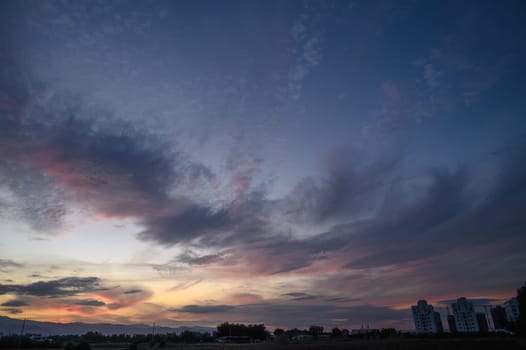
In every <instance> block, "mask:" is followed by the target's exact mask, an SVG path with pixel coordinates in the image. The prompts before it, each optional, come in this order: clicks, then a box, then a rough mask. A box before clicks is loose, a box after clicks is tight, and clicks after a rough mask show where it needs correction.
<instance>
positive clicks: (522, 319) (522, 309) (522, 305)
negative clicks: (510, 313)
mask: <svg viewBox="0 0 526 350" xmlns="http://www.w3.org/2000/svg"><path fill="white" fill-rule="evenodd" d="M517 303H518V304H519V333H520V334H521V335H522V336H526V282H524V286H522V287H520V288H519V289H518V290H517Z"/></svg>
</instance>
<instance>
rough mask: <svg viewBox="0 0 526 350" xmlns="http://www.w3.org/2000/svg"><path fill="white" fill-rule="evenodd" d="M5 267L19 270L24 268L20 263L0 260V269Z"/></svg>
mask: <svg viewBox="0 0 526 350" xmlns="http://www.w3.org/2000/svg"><path fill="white" fill-rule="evenodd" d="M5 267H15V268H20V267H24V265H23V264H21V263H17V262H15V261H13V260H6V259H0V268H5Z"/></svg>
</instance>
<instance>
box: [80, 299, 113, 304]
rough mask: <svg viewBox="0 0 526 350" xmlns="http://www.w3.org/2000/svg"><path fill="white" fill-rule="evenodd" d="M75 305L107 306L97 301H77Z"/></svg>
mask: <svg viewBox="0 0 526 350" xmlns="http://www.w3.org/2000/svg"><path fill="white" fill-rule="evenodd" d="M75 305H83V306H105V305H106V303H105V302H103V301H100V300H95V299H86V300H77V301H75Z"/></svg>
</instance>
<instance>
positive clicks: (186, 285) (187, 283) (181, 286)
mask: <svg viewBox="0 0 526 350" xmlns="http://www.w3.org/2000/svg"><path fill="white" fill-rule="evenodd" d="M202 281H203V279H201V278H199V279H196V280H190V281H185V282H180V283H177V284H176V285H175V286H173V287H171V288H169V289H168V291H170V292H173V291H177V290H185V289H188V288H190V287H193V286H195V285H196V284H199V283H201V282H202Z"/></svg>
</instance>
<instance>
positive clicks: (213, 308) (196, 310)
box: [170, 305, 235, 314]
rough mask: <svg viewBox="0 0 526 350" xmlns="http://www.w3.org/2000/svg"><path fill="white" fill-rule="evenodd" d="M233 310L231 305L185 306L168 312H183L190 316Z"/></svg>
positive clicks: (233, 307)
mask: <svg viewBox="0 0 526 350" xmlns="http://www.w3.org/2000/svg"><path fill="white" fill-rule="evenodd" d="M233 309H235V306H232V305H185V306H183V307H182V308H179V309H171V310H170V311H175V312H185V313H191V314H211V313H223V312H229V311H231V310H233Z"/></svg>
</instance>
